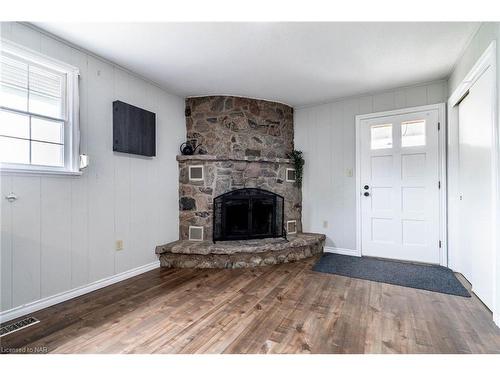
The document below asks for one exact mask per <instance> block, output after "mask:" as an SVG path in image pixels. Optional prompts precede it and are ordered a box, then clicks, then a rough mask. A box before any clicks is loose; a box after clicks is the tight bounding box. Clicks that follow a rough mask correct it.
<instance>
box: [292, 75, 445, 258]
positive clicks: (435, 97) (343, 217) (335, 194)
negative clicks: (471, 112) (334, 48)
mask: <svg viewBox="0 0 500 375" xmlns="http://www.w3.org/2000/svg"><path fill="white" fill-rule="evenodd" d="M446 99H447V85H446V82H445V81H438V82H432V83H429V84H425V85H420V86H415V87H403V88H399V89H395V90H392V91H387V92H382V93H378V94H373V95H365V96H360V97H353V98H347V99H344V100H340V101H337V102H333V103H329V104H322V105H317V106H310V107H304V108H299V109H296V111H295V119H294V124H295V148H297V149H298V150H302V151H304V158H305V160H306V164H305V166H304V186H303V198H302V205H303V225H304V230H305V231H311V232H319V233H325V234H326V235H327V241H326V245H327V246H331V247H337V248H342V249H348V250H355V246H356V195H355V188H356V187H355V180H356V178H355V176H356V171H355V164H356V160H355V152H356V148H355V116H356V115H359V114H366V113H372V112H379V111H387V110H393V109H398V108H405V107H410V106H419V105H425V104H435V103H442V102H445V101H446ZM351 171H352V175H351V174H350V172H351ZM325 221H327V225H326V227H325Z"/></svg>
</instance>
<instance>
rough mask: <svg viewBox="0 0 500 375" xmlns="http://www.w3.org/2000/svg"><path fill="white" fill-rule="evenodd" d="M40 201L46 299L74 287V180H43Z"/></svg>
mask: <svg viewBox="0 0 500 375" xmlns="http://www.w3.org/2000/svg"><path fill="white" fill-rule="evenodd" d="M40 198H41V212H40V233H41V240H40V242H41V256H40V262H41V274H40V276H41V296H42V298H45V297H49V296H52V295H54V294H57V293H61V292H63V291H65V290H68V289H69V288H70V287H71V179H68V178H64V177H62V178H61V177H53V178H51V177H44V178H41V192H40ZM16 251H17V248H16Z"/></svg>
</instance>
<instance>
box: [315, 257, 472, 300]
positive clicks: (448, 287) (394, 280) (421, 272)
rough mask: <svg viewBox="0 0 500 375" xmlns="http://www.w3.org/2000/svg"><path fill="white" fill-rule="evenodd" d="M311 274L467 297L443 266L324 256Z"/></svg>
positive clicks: (454, 277)
mask: <svg viewBox="0 0 500 375" xmlns="http://www.w3.org/2000/svg"><path fill="white" fill-rule="evenodd" d="M313 271H317V272H324V273H333V274H336V275H341V276H348V277H354V278H357V279H364V280H371V281H378V282H381V283H387V284H393V285H401V286H406V287H409V288H415V289H424V290H430V291H432V292H439V293H445V294H453V295H456V296H462V297H470V294H469V292H468V291H467V289H465V287H464V286H463V285H462V284H461V283H460V281H458V279H457V278H456V276H455V274H454V273H453V271H452V270H450V269H449V268H446V267H442V266H433V265H423V264H412V263H405V262H398V261H391V260H383V259H377V258H371V257H353V256H348V255H340V254H328V253H327V254H323V256H322V257H321V258H320V260H319V261H318V262H317V263H316V264H315V265H314V267H313Z"/></svg>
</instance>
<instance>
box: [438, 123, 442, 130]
mask: <svg viewBox="0 0 500 375" xmlns="http://www.w3.org/2000/svg"><path fill="white" fill-rule="evenodd" d="M439 130H441V123H440V122H438V131H439Z"/></svg>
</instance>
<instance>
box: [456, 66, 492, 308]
mask: <svg viewBox="0 0 500 375" xmlns="http://www.w3.org/2000/svg"><path fill="white" fill-rule="evenodd" d="M493 82H494V80H493V77H492V72H491V69H490V68H488V70H486V71H485V72H484V73H483V74H482V75H481V77H480V78H479V79H478V80H477V81H476V83H475V84H474V85H473V86H472V87H471V89H470V90H469V94H468V95H467V96H466V97H465V98H464V99H463V101H462V102H461V103H460V105H459V184H460V204H459V206H460V207H459V210H460V215H459V216H460V218H459V231H458V233H459V234H458V236H459V241H458V247H459V249H458V251H459V256H458V257H457V258H458V264H457V266H458V269H457V270H458V271H459V272H461V273H462V274H463V275H464V276H465V277H466V278H467V279H468V280H469V281H470V283H471V284H472V289H473V291H474V293H475V294H476V295H477V296H478V297H479V298H481V300H482V301H483V302H484V303H485V304H486V305H487V306H488V307H489V308H490V309H491V308H492V307H493V267H494V257H493V255H494V254H493V247H492V246H493V241H492V239H493V237H492V235H493V232H492V230H493V227H492V218H493V209H492V207H493V205H492V203H493V193H494V192H493V188H492V186H493V185H492V171H491V166H492V163H491V158H492V115H493V112H492V95H493V85H492V83H493Z"/></svg>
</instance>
